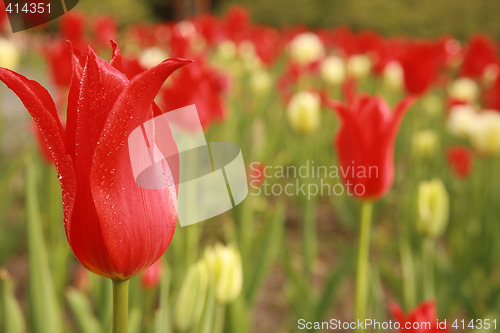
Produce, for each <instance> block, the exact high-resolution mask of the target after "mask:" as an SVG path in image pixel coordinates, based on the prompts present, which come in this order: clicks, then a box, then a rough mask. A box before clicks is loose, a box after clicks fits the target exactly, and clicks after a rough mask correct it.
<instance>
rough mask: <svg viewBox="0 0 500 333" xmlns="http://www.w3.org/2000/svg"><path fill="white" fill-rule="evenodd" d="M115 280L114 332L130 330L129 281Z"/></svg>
mask: <svg viewBox="0 0 500 333" xmlns="http://www.w3.org/2000/svg"><path fill="white" fill-rule="evenodd" d="M112 281H113V333H127V331H128V328H127V327H128V281H129V280H112Z"/></svg>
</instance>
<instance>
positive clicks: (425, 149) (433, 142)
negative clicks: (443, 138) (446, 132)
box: [412, 130, 439, 158]
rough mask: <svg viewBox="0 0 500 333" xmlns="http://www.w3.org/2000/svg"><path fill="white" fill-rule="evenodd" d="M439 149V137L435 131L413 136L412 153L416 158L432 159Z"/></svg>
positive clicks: (426, 131) (418, 133) (425, 131)
mask: <svg viewBox="0 0 500 333" xmlns="http://www.w3.org/2000/svg"><path fill="white" fill-rule="evenodd" d="M438 148H439V136H438V134H437V133H436V131H433V130H424V131H419V132H417V133H415V134H414V135H413V139H412V151H413V153H414V154H415V156H416V157H419V158H428V157H432V156H433V155H434V154H435V153H436V152H437V150H438Z"/></svg>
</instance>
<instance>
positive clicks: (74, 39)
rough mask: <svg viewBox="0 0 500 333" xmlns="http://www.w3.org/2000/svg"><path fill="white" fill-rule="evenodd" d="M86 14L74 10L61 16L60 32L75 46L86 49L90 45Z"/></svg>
mask: <svg viewBox="0 0 500 333" xmlns="http://www.w3.org/2000/svg"><path fill="white" fill-rule="evenodd" d="M85 24H86V22H85V16H83V14H81V13H79V12H77V11H75V10H72V11H70V12H69V13H67V14H64V15H63V16H62V17H61V26H60V33H61V37H62V38H63V40H69V41H71V43H73V46H74V47H76V48H79V49H80V50H81V51H84V50H85V48H86V46H87V45H88V41H87V39H86V37H85Z"/></svg>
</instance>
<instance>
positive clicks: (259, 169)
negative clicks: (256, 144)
mask: <svg viewBox="0 0 500 333" xmlns="http://www.w3.org/2000/svg"><path fill="white" fill-rule="evenodd" d="M248 178H249V180H250V185H251V186H253V187H260V186H261V185H262V183H263V182H264V180H265V179H266V175H265V165H264V164H263V163H260V162H256V163H252V164H250V174H249V176H248Z"/></svg>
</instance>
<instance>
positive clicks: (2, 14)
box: [0, 1, 7, 29]
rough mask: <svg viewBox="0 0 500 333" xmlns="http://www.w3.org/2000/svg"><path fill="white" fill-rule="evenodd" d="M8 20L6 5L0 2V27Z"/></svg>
mask: <svg viewBox="0 0 500 333" xmlns="http://www.w3.org/2000/svg"><path fill="white" fill-rule="evenodd" d="M6 20H7V12H6V11H5V5H4V3H3V1H2V2H0V29H1V28H2V27H3V25H4V22H5V21H6Z"/></svg>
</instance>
